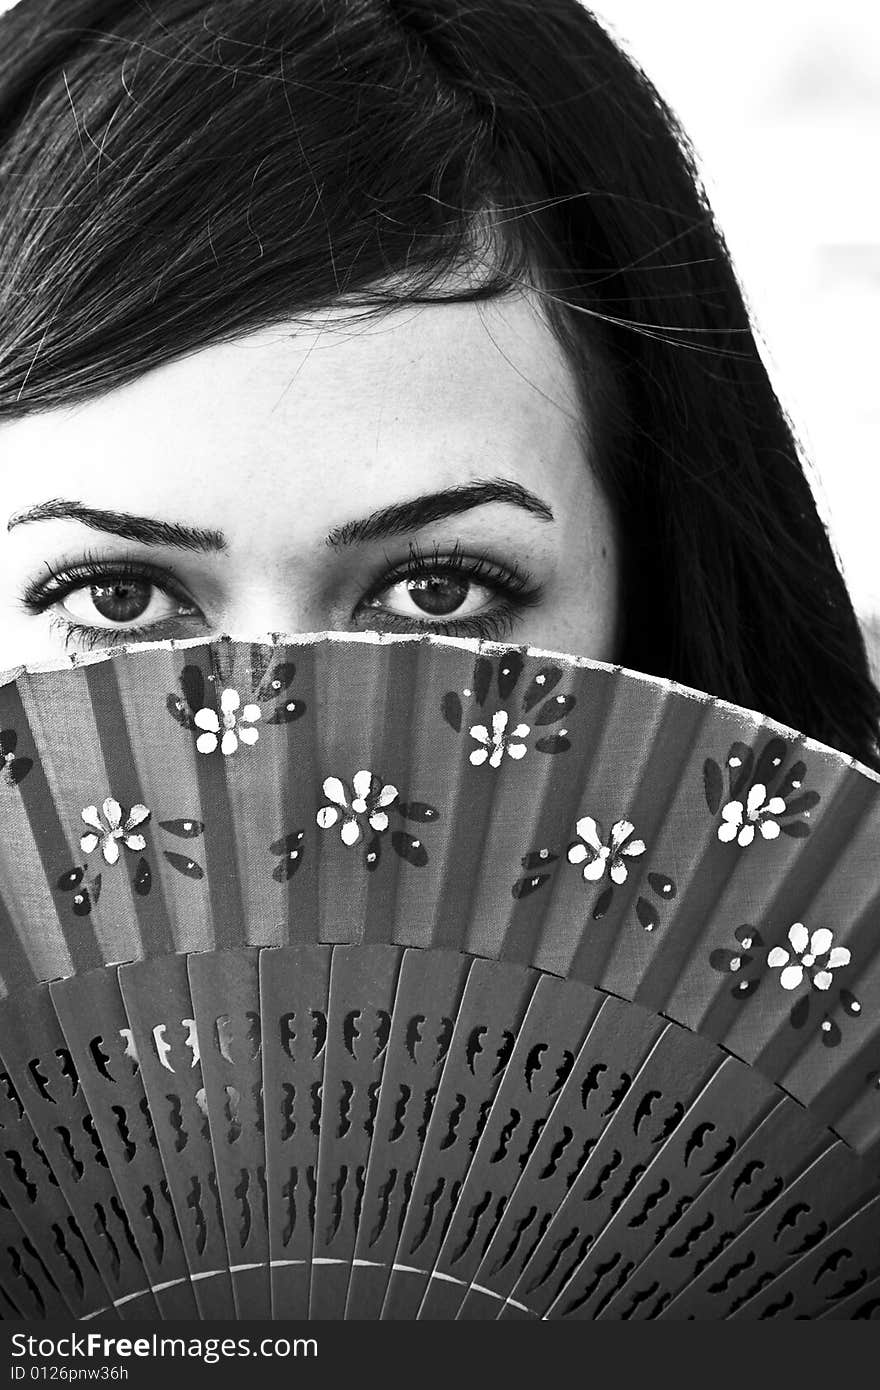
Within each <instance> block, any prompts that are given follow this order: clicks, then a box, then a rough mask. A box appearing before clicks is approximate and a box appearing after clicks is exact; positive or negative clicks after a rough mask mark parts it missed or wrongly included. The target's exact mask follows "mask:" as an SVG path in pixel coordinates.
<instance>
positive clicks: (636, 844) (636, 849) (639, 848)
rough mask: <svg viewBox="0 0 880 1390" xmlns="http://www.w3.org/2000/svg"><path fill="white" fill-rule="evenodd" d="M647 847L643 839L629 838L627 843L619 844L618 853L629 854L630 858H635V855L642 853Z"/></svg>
mask: <svg viewBox="0 0 880 1390" xmlns="http://www.w3.org/2000/svg"><path fill="white" fill-rule="evenodd" d="M647 848H648V846H647V845H646V844H645V842H644V840H630V842H629V844H628V845H621V847H620V853H621V854H629V855H631V856H632V858H635V857H636V855H639V854H644V852H645V850H646V849H647Z"/></svg>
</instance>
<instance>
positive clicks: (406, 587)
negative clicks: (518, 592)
mask: <svg viewBox="0 0 880 1390" xmlns="http://www.w3.org/2000/svg"><path fill="white" fill-rule="evenodd" d="M495 596H496V590H495V589H494V588H493V587H492V586H491V585H488V584H478V583H476V582H475V580H473V579H469V578H468V577H467V576H466V575H455V574H443V573H442V572H439V573H434V574H423V575H414V576H411V577H410V578H408V579H400V580H398V581H397V583H396V584H390V585H389V586H388V587H387V588H386V589H383V590H382V591H381V592H380V593H378V594H376V595H375V596H374V597H373V598H372V599H370V600H369V602H368V604H367V606H368V607H370V608H381V609H382V610H384V612H386V613H394V614H396V615H397V616H398V617H402V618H420V619H422V620H424V619H425V618H469V617H472V616H473V615H474V614H476V613H481V612H483V611H484V610H485V609H486V608H487V607H488V606H489V604H490V603H491V601H492V599H493V598H494V597H495Z"/></svg>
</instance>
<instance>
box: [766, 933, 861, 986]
mask: <svg viewBox="0 0 880 1390" xmlns="http://www.w3.org/2000/svg"><path fill="white" fill-rule="evenodd" d="M788 941H789V945H790V946H791V951H786V950H785V948H784V947H782V946H774V947H773V950H772V951H771V952H770V953H769V955H768V956H767V964H768V965H769V966H770V968H771V969H772V970H779V971H780V972H781V973H780V976H779V983H780V984H781V985H782V988H783V989H797V987H798V985H800V984H801V983H802V982H803V979H804V974H805V973H809V975H810V983H811V984H812V986H813V988H814V989H823V990H824V989H830V988H831V982H832V973H831V972H832V971H833V970H839V969H840V968H841V966H844V965H849V962H850V952H849V951H848V950H847V948H846V946H835V945H834V944H833V943H834V937H833V935H832V933H831V932H830V931H829V930H828V928H827V927H820V928H819V929H818V931H814V932H813V934H812V936H811V935H810V933H809V932H808V931H807V929H806V927H805V926H804V924H803V922H795V923H794V924H793V925H792V926H791V927H790V928H789V932H788ZM793 957H794V959H793Z"/></svg>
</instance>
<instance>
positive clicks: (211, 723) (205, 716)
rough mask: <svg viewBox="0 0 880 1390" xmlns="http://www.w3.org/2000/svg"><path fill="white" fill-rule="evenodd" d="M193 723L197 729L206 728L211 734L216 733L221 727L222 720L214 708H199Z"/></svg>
mask: <svg viewBox="0 0 880 1390" xmlns="http://www.w3.org/2000/svg"><path fill="white" fill-rule="evenodd" d="M193 723H194V724H195V726H196V728H197V729H206V730H207V732H208V733H209V734H216V732H217V730H218V729H219V728H220V720H219V719H218V718H217V711H216V710H214V709H197V710H196V712H195V714H194V715H193Z"/></svg>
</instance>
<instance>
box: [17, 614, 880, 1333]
mask: <svg viewBox="0 0 880 1390" xmlns="http://www.w3.org/2000/svg"><path fill="white" fill-rule="evenodd" d="M0 805H2V817H3V819H2V830H3V833H2V835H0V942H2V948H0V988H2V997H0V1063H2V1069H0V1071H2V1074H0V1125H2V1135H3V1141H4V1142H3V1145H2V1149H0V1228H2V1239H0V1311H2V1313H3V1315H4V1316H5V1317H25V1318H45V1317H52V1316H59V1315H62V1316H64V1315H67V1316H69V1315H71V1314H72V1315H74V1316H76V1317H89V1316H95V1315H98V1314H100V1315H101V1316H103V1317H106V1316H118V1317H120V1318H126V1319H129V1318H131V1319H147V1320H149V1319H160V1318H191V1317H199V1318H205V1319H228V1318H235V1317H238V1318H253V1317H256V1318H268V1317H273V1318H288V1319H289V1318H305V1317H310V1318H322V1319H339V1318H344V1317H347V1318H380V1317H381V1318H387V1319H411V1318H417V1317H418V1318H423V1319H424V1318H433V1319H448V1318H502V1319H507V1318H510V1317H514V1318H566V1319H572V1318H590V1319H592V1318H614V1319H618V1318H646V1317H647V1318H656V1317H664V1318H666V1317H672V1318H687V1317H698V1318H713V1319H715V1318H743V1317H745V1318H763V1317H773V1316H781V1317H809V1318H818V1317H845V1318H855V1317H858V1318H865V1317H872V1316H877V1315H878V1314H880V1027H878V1020H880V965H878V950H877V946H876V944H875V942H876V939H877V935H878V932H877V929H878V927H880V875H878V867H880V853H878V850H880V779H878V778H877V777H876V776H875V775H874V774H872V773H870V772H869V771H868V770H867V769H865V768H862V767H860V766H859V765H858V764H855V763H854V762H853V761H852V760H850V759H847V758H845V757H844V756H843V755H841V754H839V753H836V752H834V751H833V750H830V749H827V748H825V747H823V746H821V745H819V744H816V743H814V742H812V741H810V740H808V739H805V738H803V737H801V736H799V735H798V734H796V733H795V732H794V731H792V730H788V729H785V728H782V727H780V726H779V725H777V724H774V723H773V722H772V721H769V720H766V719H764V718H763V717H761V716H759V715H757V714H754V713H752V712H750V711H746V710H741V709H737V708H735V707H733V706H730V705H726V704H724V703H723V702H720V701H718V700H715V699H713V698H711V697H710V696H708V695H704V694H702V693H700V692H695V691H690V690H686V689H684V688H682V687H676V686H674V685H672V684H670V683H668V682H664V681H661V680H657V679H654V678H649V677H645V676H641V675H638V674H636V673H633V672H628V671H623V670H621V669H620V668H615V667H610V666H605V665H601V664H598V663H593V662H589V661H586V660H582V659H577V658H574V657H568V656H562V655H557V654H552V653H542V652H535V651H528V650H523V649H518V648H507V647H500V646H496V645H491V644H485V643H468V642H461V641H453V640H450V639H428V638H382V639H376V638H374V637H372V636H366V635H364V636H361V637H342V636H327V635H322V636H319V637H317V638H313V639H300V640H297V641H290V642H287V641H285V642H284V643H281V642H275V643H266V644H255V643H246V642H235V641H231V640H229V639H219V640H214V641H204V642H197V643H185V644H177V643H172V644H152V645H150V646H141V647H134V648H131V649H129V650H128V651H127V652H120V653H113V654H106V653H105V654H101V655H97V654H93V655H92V656H90V657H88V658H85V659H80V660H78V661H77V662H75V663H72V664H71V665H70V666H69V667H68V668H67V669H64V670H57V669H52V670H48V669H47V670H35V671H20V672H14V673H11V675H10V676H9V677H8V678H6V679H5V680H4V681H3V683H2V684H0Z"/></svg>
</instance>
